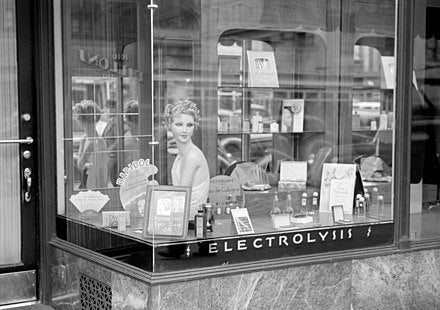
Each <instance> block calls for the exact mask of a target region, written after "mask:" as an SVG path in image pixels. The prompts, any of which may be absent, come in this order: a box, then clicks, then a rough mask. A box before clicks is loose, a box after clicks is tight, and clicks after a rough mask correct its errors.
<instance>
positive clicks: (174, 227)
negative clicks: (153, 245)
mask: <svg viewBox="0 0 440 310" xmlns="http://www.w3.org/2000/svg"><path fill="white" fill-rule="evenodd" d="M190 203H191V187H189V186H170V185H148V186H147V193H146V201H145V204H146V206H145V215H144V221H143V231H142V236H143V237H144V238H149V237H154V238H171V239H172V238H177V239H185V238H186V237H187V235H188V220H189V211H190Z"/></svg>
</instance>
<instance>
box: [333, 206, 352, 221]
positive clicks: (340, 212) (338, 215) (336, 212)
mask: <svg viewBox="0 0 440 310" xmlns="http://www.w3.org/2000/svg"><path fill="white" fill-rule="evenodd" d="M332 215H333V222H334V223H352V221H350V220H347V219H345V216H344V206H343V205H333V206H332Z"/></svg>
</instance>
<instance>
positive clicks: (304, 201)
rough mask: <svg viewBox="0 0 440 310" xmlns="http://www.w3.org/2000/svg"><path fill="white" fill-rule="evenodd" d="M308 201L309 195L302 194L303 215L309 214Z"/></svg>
mask: <svg viewBox="0 0 440 310" xmlns="http://www.w3.org/2000/svg"><path fill="white" fill-rule="evenodd" d="M307 200H308V196H307V193H306V192H304V193H302V195H301V211H300V212H301V213H302V214H307V213H308V210H307V208H308V203H307Z"/></svg>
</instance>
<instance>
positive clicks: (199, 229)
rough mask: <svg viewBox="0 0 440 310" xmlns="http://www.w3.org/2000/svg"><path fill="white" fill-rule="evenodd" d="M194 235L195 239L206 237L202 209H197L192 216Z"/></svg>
mask: <svg viewBox="0 0 440 310" xmlns="http://www.w3.org/2000/svg"><path fill="white" fill-rule="evenodd" d="M194 234H195V237H196V238H205V237H206V214H205V213H203V208H202V207H199V210H198V211H197V213H196V215H195V216H194Z"/></svg>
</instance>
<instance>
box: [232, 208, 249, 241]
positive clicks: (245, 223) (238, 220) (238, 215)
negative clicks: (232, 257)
mask: <svg viewBox="0 0 440 310" xmlns="http://www.w3.org/2000/svg"><path fill="white" fill-rule="evenodd" d="M231 215H232V218H233V220H234V224H235V228H236V229H237V233H238V234H239V235H245V234H252V233H254V227H253V226H252V222H251V218H250V217H249V213H248V210H247V208H240V209H232V210H231Z"/></svg>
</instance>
